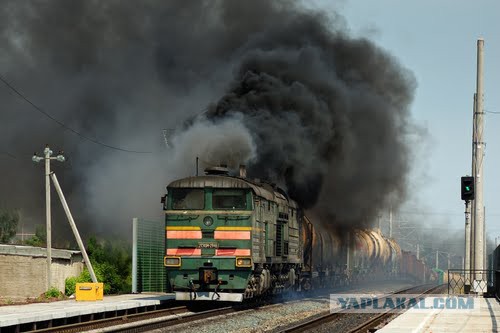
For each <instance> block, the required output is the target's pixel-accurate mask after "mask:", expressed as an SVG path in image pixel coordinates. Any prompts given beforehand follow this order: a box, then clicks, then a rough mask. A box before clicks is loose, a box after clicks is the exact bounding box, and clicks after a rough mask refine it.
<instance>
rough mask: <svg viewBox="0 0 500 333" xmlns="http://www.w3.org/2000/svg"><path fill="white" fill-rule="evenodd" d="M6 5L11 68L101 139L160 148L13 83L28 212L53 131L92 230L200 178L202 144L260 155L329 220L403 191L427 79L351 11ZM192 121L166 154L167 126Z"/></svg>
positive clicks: (113, 135)
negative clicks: (351, 17) (416, 108)
mask: <svg viewBox="0 0 500 333" xmlns="http://www.w3.org/2000/svg"><path fill="white" fill-rule="evenodd" d="M0 4H1V6H0V42H1V45H2V52H1V54H0V73H1V74H2V76H3V77H4V78H6V79H8V80H9V81H10V82H11V84H12V85H14V86H15V87H17V88H18V89H19V90H20V91H21V92H22V93H24V94H25V95H26V96H28V97H29V98H30V100H31V101H33V102H34V103H35V104H37V105H39V106H40V107H42V108H43V109H44V110H46V111H48V112H49V113H50V114H51V115H52V116H54V117H55V118H57V119H59V120H60V121H62V122H64V123H65V124H66V125H67V126H69V127H71V128H73V129H75V130H76V131H79V132H81V133H84V134H85V135H86V136H88V137H91V138H93V139H95V140H98V141H100V142H103V143H106V144H108V145H112V146H116V147H120V148H125V149H129V150H137V151H153V153H152V154H133V153H125V152H123V151H117V150H112V149H109V148H106V147H104V146H102V145H96V144H94V143H92V142H89V141H87V140H84V139H82V138H81V137H79V136H76V135H75V134H74V133H72V132H71V131H68V130H65V129H64V128H62V127H61V126H60V125H58V124H57V123H55V122H53V121H51V120H49V119H47V118H46V117H45V116H43V115H41V114H40V113H38V112H36V111H35V110H34V109H33V108H32V107H31V106H30V105H28V104H26V103H25V102H24V101H22V100H20V99H19V98H18V97H17V96H16V95H15V94H14V93H12V92H11V91H9V90H8V89H7V88H5V87H1V89H0V98H1V101H2V106H1V112H0V133H1V134H0V136H1V138H2V140H1V143H2V144H1V146H0V151H2V154H0V170H1V171H2V177H1V179H2V180H1V186H0V203H1V204H2V205H5V206H9V207H18V208H21V209H22V217H23V220H24V221H25V223H27V224H36V223H43V222H44V213H43V209H44V187H43V170H42V166H39V165H33V164H32V162H31V160H30V157H31V155H32V153H33V151H37V152H39V153H40V152H41V151H42V149H43V147H44V146H45V144H46V143H48V144H50V145H51V147H52V148H53V149H54V150H55V151H57V150H58V149H63V150H64V151H65V154H66V156H67V158H68V162H67V163H64V164H61V165H59V164H57V163H56V162H54V170H55V171H56V173H57V174H58V177H59V179H60V183H61V185H62V186H63V188H64V190H65V192H66V195H67V197H68V201H69V204H70V206H72V209H73V211H74V215H75V216H76V219H77V223H79V224H80V225H83V226H84V227H85V226H86V227H87V229H88V230H90V229H91V230H93V231H94V232H110V231H111V232H123V233H124V234H127V235H129V230H130V228H129V227H128V226H129V225H130V218H131V217H133V216H142V217H147V218H159V217H160V216H161V210H160V209H161V206H160V204H159V202H158V198H159V196H160V195H161V193H162V192H163V191H164V186H165V184H166V183H168V181H170V180H173V179H175V178H178V177H183V176H189V175H193V174H194V161H195V157H196V156H197V155H199V157H200V159H202V160H204V161H208V163H212V162H214V161H216V160H221V159H229V160H232V161H233V162H234V164H236V163H237V162H238V160H239V162H244V163H248V164H249V166H250V172H251V175H253V176H255V177H261V178H264V177H265V178H269V179H271V180H273V181H275V182H277V183H279V184H281V185H282V186H286V187H287V189H288V190H289V191H290V193H291V195H292V196H293V197H294V198H295V199H297V200H298V201H299V202H300V203H301V204H303V205H304V206H305V207H309V208H312V209H315V210H316V211H317V212H318V213H319V214H320V216H322V218H323V219H324V221H326V223H336V224H344V225H360V224H363V223H365V222H366V221H369V220H370V218H371V217H372V216H373V215H374V214H375V213H376V212H377V210H378V209H379V208H381V207H383V206H384V205H387V203H388V201H389V200H390V199H391V198H398V199H401V198H402V197H403V194H404V189H405V180H406V176H407V172H408V158H409V150H408V147H407V145H406V144H405V135H406V134H407V132H408V131H409V130H410V128H411V126H410V124H409V122H410V115H409V112H408V105H409V103H410V101H411V98H412V93H413V90H414V79H413V77H412V75H411V74H410V73H408V71H407V70H405V69H404V68H402V67H401V66H400V65H399V64H398V62H397V61H396V60H395V59H394V58H393V57H391V56H390V55H388V54H387V53H386V52H384V51H383V50H381V49H380V48H378V47H376V46H375V45H374V44H372V43H371V42H369V41H368V40H366V39H362V38H361V39H357V38H352V37H350V36H349V34H348V32H347V29H346V27H345V22H344V20H343V19H342V18H341V17H340V16H338V15H337V14H334V13H333V14H332V15H326V14H323V13H318V12H316V11H311V10H308V9H305V8H304V7H303V6H302V5H301V4H300V3H298V2H292V1H267V0H260V1H180V0H179V1H159V0H158V1H128V2H125V1H118V0H109V1H100V0H75V1H66V0H51V1H43V0H41V1H23V0H21V1H19V0H2V1H0ZM207 105H208V106H209V107H208V111H207V112H205V114H204V115H201V116H200V114H203V112H204V111H205V110H206V108H207ZM193 117H196V118H195V119H196V120H195V122H194V123H193V124H192V125H191V126H189V127H188V128H187V129H186V130H185V131H183V132H181V133H179V132H178V134H177V135H176V136H175V137H174V138H172V141H173V143H174V145H175V147H176V148H175V149H174V150H165V148H164V145H163V137H162V132H161V130H162V129H164V128H180V127H181V125H182V124H183V123H184V122H185V121H186V120H187V119H193ZM215 133H217V134H215ZM221 147H222V148H221ZM9 154H10V155H13V156H15V158H13V157H12V156H10V155H9ZM55 200H56V199H55V195H54V207H55V208H54V209H56V211H55V214H56V217H58V218H56V223H55V225H56V228H57V226H58V225H59V227H60V228H62V226H64V225H65V223H66V222H64V221H62V220H63V219H64V218H63V215H62V213H61V210H60V209H59V208H57V207H59V204H58V203H57V202H56V201H55ZM393 204H394V205H396V203H393ZM58 209H59V210H58ZM124 226H127V227H124ZM57 237H58V236H57V235H56V238H57ZM59 238H60V239H63V240H65V239H67V238H68V237H67V235H65V234H64V233H59Z"/></svg>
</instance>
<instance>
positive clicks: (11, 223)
mask: <svg viewBox="0 0 500 333" xmlns="http://www.w3.org/2000/svg"><path fill="white" fill-rule="evenodd" d="M18 223H19V212H18V211H17V210H9V209H2V210H0V243H8V242H9V241H10V240H11V239H12V237H14V236H15V235H16V232H17V224H18Z"/></svg>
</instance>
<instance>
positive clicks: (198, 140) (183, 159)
mask: <svg viewBox="0 0 500 333" xmlns="http://www.w3.org/2000/svg"><path fill="white" fill-rule="evenodd" d="M172 146H173V147H172V153H169V158H168V159H167V164H166V165H167V166H168V170H169V172H170V173H171V176H172V177H174V178H176V177H180V176H186V175H185V174H186V168H189V166H192V170H195V161H196V158H197V157H198V158H199V163H200V164H199V168H200V170H201V171H203V169H205V168H207V167H213V166H219V165H220V164H226V165H227V167H228V168H229V169H232V170H236V169H237V168H238V167H239V165H240V164H248V163H249V162H252V161H253V160H254V159H255V158H256V146H255V143H254V141H253V139H252V135H251V134H250V132H249V130H248V129H247V128H246V127H245V126H244V125H243V123H242V120H241V117H229V118H227V119H224V120H221V121H218V122H215V123H213V122H211V121H208V120H206V119H205V118H200V119H199V120H197V121H195V122H194V123H193V124H192V125H191V126H190V127H188V128H187V129H186V130H185V131H182V132H181V133H179V134H178V135H176V136H174V137H173V138H172Z"/></svg>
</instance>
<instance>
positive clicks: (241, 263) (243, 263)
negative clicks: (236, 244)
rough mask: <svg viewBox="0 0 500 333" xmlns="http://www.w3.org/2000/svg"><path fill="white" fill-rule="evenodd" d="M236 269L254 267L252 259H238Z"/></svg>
mask: <svg viewBox="0 0 500 333" xmlns="http://www.w3.org/2000/svg"><path fill="white" fill-rule="evenodd" d="M236 267H252V259H251V258H236Z"/></svg>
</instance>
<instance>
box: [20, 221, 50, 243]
mask: <svg viewBox="0 0 500 333" xmlns="http://www.w3.org/2000/svg"><path fill="white" fill-rule="evenodd" d="M24 244H26V245H30V246H37V247H45V246H46V245H47V231H46V229H45V226H44V225H42V224H39V225H37V226H36V227H35V235H33V236H32V237H30V238H28V239H27V240H25V241H24Z"/></svg>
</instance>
